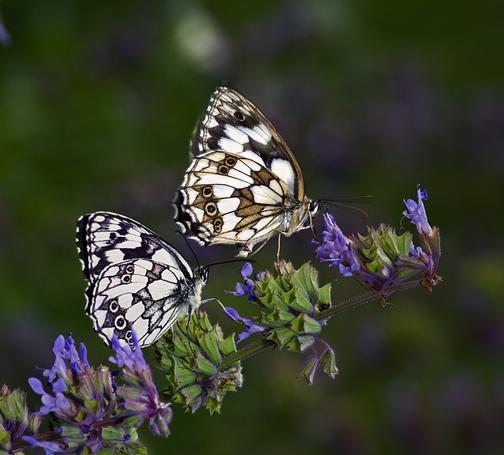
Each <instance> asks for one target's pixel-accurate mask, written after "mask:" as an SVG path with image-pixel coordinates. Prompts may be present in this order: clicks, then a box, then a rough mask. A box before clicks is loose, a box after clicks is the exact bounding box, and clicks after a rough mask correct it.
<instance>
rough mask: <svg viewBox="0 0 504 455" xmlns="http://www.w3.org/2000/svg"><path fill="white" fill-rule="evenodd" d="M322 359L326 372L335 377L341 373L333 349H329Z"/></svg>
mask: <svg viewBox="0 0 504 455" xmlns="http://www.w3.org/2000/svg"><path fill="white" fill-rule="evenodd" d="M320 361H321V363H322V365H323V367H324V373H326V374H327V375H328V376H330V377H331V378H333V379H334V378H335V377H336V375H337V374H338V373H339V370H338V367H337V366H336V356H335V355H334V351H333V350H332V349H328V350H327V351H326V353H325V354H324V355H323V356H322V359H321V360H320Z"/></svg>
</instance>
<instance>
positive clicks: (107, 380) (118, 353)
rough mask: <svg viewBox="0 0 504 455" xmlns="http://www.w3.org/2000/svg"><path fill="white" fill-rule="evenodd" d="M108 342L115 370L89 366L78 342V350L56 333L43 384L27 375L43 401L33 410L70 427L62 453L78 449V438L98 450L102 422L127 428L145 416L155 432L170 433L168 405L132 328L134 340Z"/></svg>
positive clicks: (34, 442) (32, 442)
mask: <svg viewBox="0 0 504 455" xmlns="http://www.w3.org/2000/svg"><path fill="white" fill-rule="evenodd" d="M112 346H113V348H114V349H115V356H114V357H112V358H111V361H112V362H113V363H115V364H116V365H117V367H118V368H119V371H118V372H117V374H115V375H114V373H113V372H111V371H110V370H109V369H108V368H107V367H104V366H100V367H98V368H93V367H91V366H90V365H89V362H88V359H87V350H86V347H85V346H84V345H83V344H80V346H79V349H78V350H77V348H76V344H75V342H74V340H73V339H72V338H71V337H67V338H64V337H62V336H59V337H58V338H57V339H56V341H55V343H54V345H53V352H54V355H55V360H54V364H53V366H52V368H51V369H48V370H45V371H44V373H43V374H44V376H45V377H46V378H47V382H48V384H47V387H45V388H44V384H43V383H42V382H41V381H40V380H39V379H37V378H30V379H29V380H28V382H29V384H30V387H31V388H32V390H33V391H34V392H35V393H37V394H38V395H40V399H41V402H42V405H41V407H40V410H39V413H38V414H39V415H47V414H51V415H52V416H53V417H55V418H56V419H57V420H58V421H59V422H61V423H62V424H63V425H64V426H65V427H72V432H71V435H72V436H68V437H65V439H64V442H65V444H66V445H68V452H67V451H65V452H64V453H76V452H75V451H74V449H77V448H80V449H82V447H83V444H84V445H85V447H86V449H87V450H89V451H91V453H95V452H97V451H98V450H100V449H101V447H102V445H103V440H102V434H101V430H102V429H103V427H104V422H106V426H116V427H118V429H120V430H122V432H123V434H130V433H131V431H132V430H133V429H136V428H138V427H139V426H140V425H141V424H142V423H143V422H145V421H147V423H148V425H149V427H150V429H151V430H152V431H153V432H154V433H156V434H161V435H164V436H167V435H168V434H169V429H168V424H169V423H170V421H171V417H172V411H171V408H170V406H169V405H168V404H167V403H163V402H161V401H160V400H159V395H158V391H157V389H156V386H155V384H154V382H153V379H152V373H151V370H150V368H149V366H148V364H147V363H146V361H145V359H144V357H143V354H142V351H141V350H140V349H138V341H137V338H136V335H135V334H133V346H129V345H128V344H125V345H122V344H120V343H119V341H118V340H117V339H116V338H114V340H113V341H112ZM25 442H27V443H28V444H30V445H32V446H33V447H40V448H43V449H44V450H45V451H46V453H53V452H52V451H57V452H58V453H63V452H61V447H59V446H57V445H52V446H51V445H43V444H45V442H44V443H42V442H40V441H38V440H37V439H35V438H31V439H27V440H26V441H25ZM80 449H79V450H80ZM79 453H80V451H79ZM86 453H87V452H86Z"/></svg>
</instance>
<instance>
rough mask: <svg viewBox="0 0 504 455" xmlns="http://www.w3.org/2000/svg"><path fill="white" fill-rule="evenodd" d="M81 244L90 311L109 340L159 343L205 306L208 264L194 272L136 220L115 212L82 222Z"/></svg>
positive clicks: (78, 238) (87, 217)
mask: <svg viewBox="0 0 504 455" xmlns="http://www.w3.org/2000/svg"><path fill="white" fill-rule="evenodd" d="M76 241H77V249H78V252H79V258H80V260H81V263H82V270H83V272H84V276H85V278H86V280H87V282H88V287H87V289H86V292H85V293H86V299H87V303H86V313H87V314H88V315H89V316H90V318H91V319H92V321H93V327H94V329H95V331H96V332H97V333H98V335H100V337H101V338H102V339H103V340H104V341H105V343H107V344H109V345H110V343H111V341H112V338H113V337H114V335H115V336H116V337H117V338H118V339H119V341H120V342H121V343H128V344H130V345H133V332H134V333H135V334H136V337H137V340H138V346H139V347H140V348H145V347H147V346H149V345H151V344H153V343H155V342H156V341H157V340H158V339H159V338H160V337H161V335H163V333H165V332H166V331H167V330H168V329H169V328H170V327H172V326H173V324H174V323H175V322H176V321H177V320H178V318H179V317H181V316H183V315H184V314H187V313H189V314H190V312H191V311H192V310H193V309H195V308H198V307H199V306H200V304H201V303H202V302H201V291H202V289H203V286H204V285H205V284H206V282H207V280H208V267H203V268H201V267H200V268H198V269H197V270H195V271H193V270H192V269H191V268H190V266H189V264H188V263H187V262H186V261H185V259H184V258H183V257H182V256H181V255H180V253H179V252H178V251H177V250H176V249H175V248H174V247H173V246H171V245H170V244H169V243H167V242H165V241H164V240H162V239H161V238H160V237H159V236H158V235H156V234H155V233H154V232H152V231H150V230H149V229H147V228H146V227H145V226H142V225H141V224H140V223H138V222H137V221H134V220H132V219H130V218H127V217H125V216H123V215H118V214H115V213H110V212H95V213H91V214H87V215H84V216H82V217H80V218H79V220H78V221H77V236H76Z"/></svg>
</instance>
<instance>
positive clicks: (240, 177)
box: [175, 151, 292, 245]
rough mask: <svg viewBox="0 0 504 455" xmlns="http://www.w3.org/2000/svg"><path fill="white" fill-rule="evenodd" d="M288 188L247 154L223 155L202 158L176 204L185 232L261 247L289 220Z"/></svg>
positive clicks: (206, 241)
mask: <svg viewBox="0 0 504 455" xmlns="http://www.w3.org/2000/svg"><path fill="white" fill-rule="evenodd" d="M288 197H292V196H291V194H290V190H289V188H288V187H287V185H286V184H285V183H284V182H283V181H282V180H280V179H278V178H277V177H276V176H275V175H274V174H273V173H272V172H271V171H269V170H268V169H267V168H266V167H264V166H262V165H260V164H259V163H258V162H257V161H256V160H253V159H251V158H248V157H245V156H244V155H237V154H230V153H226V152H222V151H216V152H215V151H214V152H208V153H205V154H202V155H200V156H199V157H197V158H196V159H195V160H194V161H193V163H192V165H191V166H190V168H189V170H188V171H187V173H186V175H185V178H184V182H183V183H182V186H181V188H180V189H179V191H178V194H177V198H176V201H175V207H176V215H175V221H176V222H177V224H178V225H179V226H180V227H181V229H182V232H183V233H185V234H186V235H188V236H189V237H192V238H194V239H196V240H199V241H200V242H201V243H203V244H210V243H227V244H251V245H253V244H255V243H257V242H260V241H261V240H266V239H268V238H269V237H271V236H272V235H273V234H274V233H276V232H278V231H280V230H281V229H282V227H283V226H284V223H285V222H286V210H285V200H286V198H288Z"/></svg>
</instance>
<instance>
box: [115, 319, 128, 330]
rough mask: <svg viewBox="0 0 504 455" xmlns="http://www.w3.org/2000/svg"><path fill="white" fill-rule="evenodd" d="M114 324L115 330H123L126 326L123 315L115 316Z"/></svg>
mask: <svg viewBox="0 0 504 455" xmlns="http://www.w3.org/2000/svg"><path fill="white" fill-rule="evenodd" d="M114 325H115V328H116V329H117V330H124V329H125V328H126V319H124V316H117V317H116V318H115V319H114Z"/></svg>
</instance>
